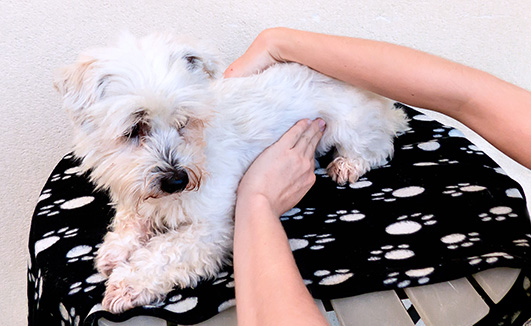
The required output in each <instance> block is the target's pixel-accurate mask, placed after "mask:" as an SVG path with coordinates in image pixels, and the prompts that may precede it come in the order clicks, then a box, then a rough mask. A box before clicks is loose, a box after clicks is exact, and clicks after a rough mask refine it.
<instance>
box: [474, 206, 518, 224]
mask: <svg viewBox="0 0 531 326" xmlns="http://www.w3.org/2000/svg"><path fill="white" fill-rule="evenodd" d="M479 217H480V218H481V220H482V221H483V222H490V221H498V222H501V221H505V220H506V219H507V218H509V217H518V214H516V213H514V212H513V209H512V208H510V207H507V206H496V207H492V208H491V209H490V210H489V211H488V212H487V213H481V214H479Z"/></svg>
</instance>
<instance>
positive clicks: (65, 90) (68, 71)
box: [53, 56, 106, 111]
mask: <svg viewBox="0 0 531 326" xmlns="http://www.w3.org/2000/svg"><path fill="white" fill-rule="evenodd" d="M96 65H97V60H96V59H94V58H92V57H89V56H80V57H79V58H78V60H77V61H76V62H75V63H74V64H72V65H69V66H66V67H63V68H61V69H59V70H58V72H57V73H56V76H55V79H54V83H53V85H54V87H55V89H56V90H57V91H58V92H59V94H61V95H62V97H63V103H64V106H65V107H66V109H68V110H71V111H78V110H82V109H84V108H86V107H88V106H90V105H92V104H93V103H94V102H95V101H97V100H98V99H99V98H101V97H102V96H103V94H104V91H105V84H106V77H105V76H100V77H99V76H98V74H97V73H96V72H95V66H96Z"/></svg>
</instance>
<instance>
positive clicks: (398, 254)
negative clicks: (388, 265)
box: [367, 244, 415, 261]
mask: <svg viewBox="0 0 531 326" xmlns="http://www.w3.org/2000/svg"><path fill="white" fill-rule="evenodd" d="M370 253H371V255H372V256H370V257H369V258H368V259H367V260H368V261H379V260H381V259H382V258H385V259H388V260H403V259H408V258H411V257H413V256H415V252H414V251H413V250H411V249H409V245H408V244H401V245H398V246H396V247H395V246H393V245H386V246H382V247H381V248H380V249H377V250H373V251H371V252H370Z"/></svg>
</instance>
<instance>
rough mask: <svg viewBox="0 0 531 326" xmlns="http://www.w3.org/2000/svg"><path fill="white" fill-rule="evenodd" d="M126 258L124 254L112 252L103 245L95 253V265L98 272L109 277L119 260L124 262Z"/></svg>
mask: <svg viewBox="0 0 531 326" xmlns="http://www.w3.org/2000/svg"><path fill="white" fill-rule="evenodd" d="M126 260H127V256H126V255H123V254H121V253H120V252H113V251H112V250H109V248H108V247H107V246H105V245H104V246H102V247H101V248H100V249H99V250H98V252H97V254H96V259H95V265H96V269H97V270H98V272H100V273H101V274H103V275H105V276H107V277H109V275H111V273H112V271H113V270H114V268H115V267H116V266H118V264H119V263H120V262H125V261H126Z"/></svg>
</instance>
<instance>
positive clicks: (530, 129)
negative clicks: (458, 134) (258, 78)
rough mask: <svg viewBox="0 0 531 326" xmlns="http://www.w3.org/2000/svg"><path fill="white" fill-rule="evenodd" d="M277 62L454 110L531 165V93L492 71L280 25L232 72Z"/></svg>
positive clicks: (234, 65) (229, 74)
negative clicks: (299, 66) (306, 68)
mask: <svg viewBox="0 0 531 326" xmlns="http://www.w3.org/2000/svg"><path fill="white" fill-rule="evenodd" d="M277 62H298V63H301V64H304V65H307V66H309V67H311V68H313V69H315V70H317V71H319V72H322V73H324V74H326V75H329V76H332V77H334V78H337V79H340V80H343V81H345V82H348V83H350V84H352V85H355V86H358V87H361V88H365V89H368V90H370V91H373V92H375V93H378V94H380V95H383V96H385V97H388V98H391V99H394V100H396V101H400V102H402V103H405V104H409V105H412V106H417V107H422V108H426V109H430V110H434V111H438V112H440V113H443V114H445V115H448V116H450V117H452V118H454V119H456V120H458V121H460V122H462V123H463V124H465V125H466V126H468V127H469V128H470V129H472V130H474V131H475V132H477V133H478V134H479V135H480V136H482V137H483V138H485V139H486V140H487V141H489V142H490V143H491V144H493V145H494V146H495V147H497V148H498V149H499V150H501V151H502V152H504V153H505V154H506V155H508V156H509V157H511V158H512V159H514V160H515V161H517V162H519V163H520V164H522V165H524V166H525V167H527V168H531V146H529V144H531V92H529V91H527V90H525V89H522V88H519V87H517V86H515V85H513V84H510V83H507V82H505V81H503V80H501V79H499V78H496V77H494V76H492V75H490V74H488V73H486V72H483V71H480V70H476V69H473V68H470V67H467V66H463V65H461V64H458V63H454V62H451V61H448V60H445V59H442V58H439V57H436V56H433V55H430V54H427V53H424V52H420V51H416V50H413V49H410V48H407V47H403V46H399V45H394V44H390V43H385V42H378V41H371V40H365V39H358V38H350V37H342V36H331V35H325V34H317V33H311V32H304V31H298V30H292V29H286V28H274V29H269V30H265V31H263V32H262V33H260V35H258V37H257V38H256V39H255V41H254V42H253V43H252V44H251V46H250V47H249V49H248V50H247V52H245V53H244V54H243V55H242V56H241V57H240V58H238V59H237V60H236V61H235V62H234V63H232V64H231V65H230V66H229V67H228V68H227V70H226V71H225V77H239V76H247V75H250V74H253V73H256V72H259V71H262V70H264V69H266V68H267V67H269V66H271V65H272V64H275V63H277Z"/></svg>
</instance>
